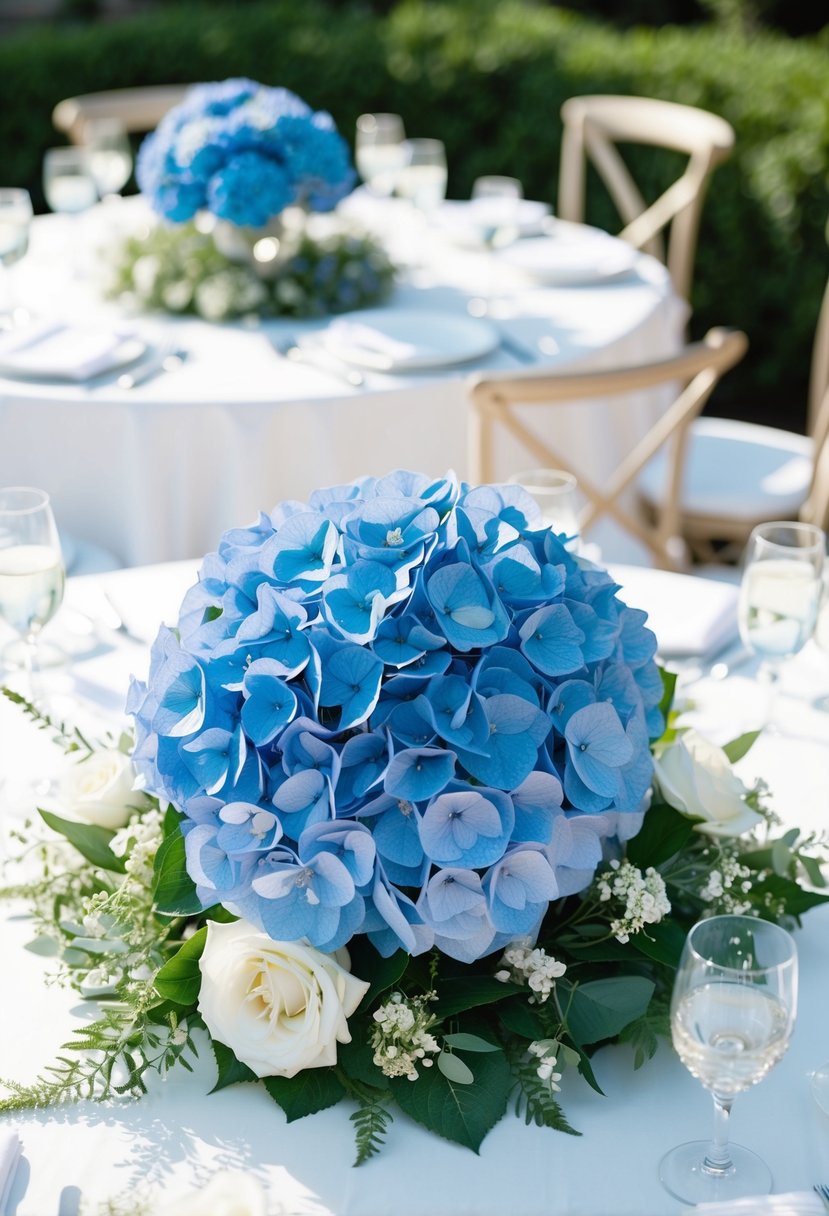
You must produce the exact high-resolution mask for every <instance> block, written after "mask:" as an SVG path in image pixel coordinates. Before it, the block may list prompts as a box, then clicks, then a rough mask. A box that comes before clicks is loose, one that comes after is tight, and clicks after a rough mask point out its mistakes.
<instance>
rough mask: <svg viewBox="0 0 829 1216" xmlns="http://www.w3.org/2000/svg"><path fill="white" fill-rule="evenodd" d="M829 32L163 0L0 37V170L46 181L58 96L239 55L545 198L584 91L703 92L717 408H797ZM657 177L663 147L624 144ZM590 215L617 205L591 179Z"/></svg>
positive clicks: (703, 276) (823, 188)
mask: <svg viewBox="0 0 829 1216" xmlns="http://www.w3.org/2000/svg"><path fill="white" fill-rule="evenodd" d="M828 45H829V44H827V41H826V39H825V38H816V39H801V40H798V41H796V42H795V41H790V40H788V39H784V38H780V37H775V36H772V35H764V36H762V37H759V38H756V39H754V40H752V41H750V42H744V41H740V40H737V39H732V38H729V37H727V36H725V35H724V34H723V33H722V32H721V31H720V30H717V29H715V28H714V27H698V28H689V27H685V28H679V27H671V26H667V27H664V28H661V29H644V28H641V29H633V30H628V31H619V30H614V29H611V28H609V27H607V26H604V25H602V24H599V23H597V22H595V21H592V20H588V19H586V18H583V17H581V16H579V15H577V14H574V13H572V12H565V11H563V10H561V9H557V8H548V7H543V6H538V5H535V4H533V3H531V0H523V2H522V0H497V2H494V0H474V2H472V0H469V2H456V3H435V2H429V3H427V2H426V0H403V2H402V3H400V4H398V5H397V6H396V7H395V8H394V9H393V11H392V12H390V13H389V14H388V15H387V16H382V15H378V14H376V13H373V12H372V11H371V9H369V8H368V7H366V8H365V9H361V8H359V7H355V6H352V5H350V6H348V7H346V8H344V7H340V6H339V5H338V4H337V3H336V2H335V0H331V2H330V3H328V4H326V3H325V2H324V0H304V2H303V3H302V4H301V5H300V4H297V3H296V0H266V2H264V0H254V2H251V3H247V4H245V5H244V6H241V7H231V6H230V5H228V6H225V5H223V4H215V5H199V6H195V5H190V6H187V5H178V4H167V5H166V6H164V7H163V8H161V9H160V10H158V11H154V12H151V13H149V14H146V15H144V16H142V17H141V18H138V19H135V20H131V21H123V22H119V23H115V24H111V25H97V26H93V27H79V28H76V29H73V28H68V29H67V28H45V29H36V30H26V31H22V32H20V33H18V34H16V35H14V36H12V37H9V38H7V39H6V40H5V42H4V43H3V44H2V45H0V156H1V157H2V161H1V162H0V163H1V164H2V168H1V169H0V176H2V180H3V181H4V182H5V183H9V184H12V183H15V184H28V185H29V186H30V187H31V188H32V190H33V192H34V193H35V196H36V198H40V197H41V196H40V193H39V191H40V187H39V175H40V163H41V159H42V155H43V151H44V149H45V148H46V147H48V146H49V145H50V144H52V143H54V142H55V141H56V137H55V133H54V131H53V130H52V127H51V121H50V115H51V110H52V107H53V106H54V104H55V103H56V102H57V101H59V100H60V99H61V98H63V97H66V96H71V95H72V94H75V93H81V92H89V91H93V90H95V89H106V88H116V87H124V86H128V85H136V84H152V83H169V82H171V81H197V80H209V79H221V78H223V77H226V76H229V75H233V74H245V75H249V76H252V77H254V78H256V79H259V80H262V81H264V82H267V83H271V84H283V85H286V86H288V87H289V88H292V89H295V90H296V91H297V92H298V93H300V94H301V95H302V96H303V97H305V98H306V100H308V101H309V102H310V103H311V104H313V105H314V106H316V107H319V108H326V109H329V110H330V111H331V112H332V113H333V114H334V116H335V118H336V120H337V122H338V124H339V126H340V128H341V130H342V131H343V132H344V133H346V135H349V134H350V133H351V131H353V129H354V121H355V119H356V117H357V115H358V114H359V113H361V112H363V111H366V110H372V109H376V110H380V109H385V110H394V111H398V112H400V113H401V114H402V115H403V116H404V118H405V121H406V126H407V130H408V131H409V133H410V134H412V135H437V136H440V137H441V138H443V139H444V140H445V142H446V145H447V150H448V156H449V161H450V194H453V195H456V196H458V197H462V196H464V195H465V194H466V193H467V192H468V190H469V187H470V184H471V182H472V180H473V178H474V177H475V176H477V175H478V174H481V173H486V172H496V173H497V172H505V173H511V174H514V175H516V176H519V177H521V178H522V179H523V181H524V185H525V190H526V192H527V194H528V196H531V197H536V198H544V199H548V200H550V201H554V200H555V189H556V181H557V175H558V157H559V144H560V134H561V127H560V120H559V108H560V106H561V103H562V102H563V101H564V100H565V99H566V98H567V97H569V96H572V95H573V94H577V93H592V92H611V93H614V92H618V93H634V94H640V95H647V96H653V97H664V98H668V99H670V100H674V101H679V102H685V103H688V104H691V105H697V106H702V107H703V108H705V109H709V110H713V111H715V112H716V113H718V114H722V115H723V116H724V117H725V118H727V119H728V120H729V121H730V122H731V123H732V124H733V126H734V127H735V129H736V132H737V149H736V153H735V155H734V157H733V158H732V160H731V161H730V162H728V163H727V164H726V165H724V166H723V167H721V168H720V169H719V170H717V173H716V175H715V178H714V181H713V183H712V189H711V192H710V195H709V198H708V201H707V204H706V209H705V214H704V219H703V228H702V232H701V234H700V245H699V254H698V261H697V271H696V279H695V293H694V301H693V303H694V310H695V312H694V322H693V329H694V332H695V333H701V332H702V331H704V329H705V328H706V327H707V326H709V325H711V324H730V325H737V326H740V327H742V328H744V329H745V330H746V331H747V332H748V334H749V337H750V339H751V350H750V352H749V355H748V357H747V359H746V361H745V363H744V364H743V366H742V367H741V368H740V369H738V370H737V371H735V372H734V373H732V374H731V375H730V376H729V377H728V378H727V380H726V381H725V382H724V383H723V385H722V386H721V388H720V390H719V394H718V398H717V402H718V409H719V410H720V411H721V412H730V413H733V414H735V415H738V416H739V415H743V416H744V415H747V414H756V415H759V416H763V415H764V413H766V412H768V411H769V410H771V411H772V413H773V415H774V416H775V417H776V418H777V419H778V420H779V421H780V422H781V423H784V424H787V425H790V426H791V427H793V428H797V427H799V426H801V425H802V423H803V415H804V403H805V391H806V382H807V378H808V364H809V353H810V344H811V339H812V335H813V333H814V326H815V320H816V317H817V310H818V306H819V301H820V296H821V292H822V289H823V285H824V283H825V281H826V276H827V271H829V252H827V246H826V242H825V237H824V229H825V224H826V219H827V214H829V90H827V88H826V66H827V46H828ZM631 158H632V162H633V163H634V170H635V171H636V172H640V173H641V172H644V173H645V174H646V175H647V187H646V193H648V191H652V192H653V194H654V196H655V194H656V193H658V191H659V190H660V189H661V188H662V187H663V186H664V185H665V184H666V183H667V181H668V180H670V177H669V175H670V173H672V172H674V171H675V168H676V163H675V161H671V159H670V158H667V161H666V163H662V161H661V159H660V157H659V156H658V155H657V154H656V153H652V152H646V153H645V154H642V153H641V151H640V152H639V153H638V155H634V153H633V151H632V152H631ZM588 218H590V219H593V220H594V221H596V222H600V223H603V224H607V225H612V224H613V222H614V221H613V219H612V214H611V213H610V212H609V211H608V210H607V208H606V207H603V206H602V201H601V199H600V195H599V193H598V192H596V191H594V194H592V195H591V198H590V208H589V216H588Z"/></svg>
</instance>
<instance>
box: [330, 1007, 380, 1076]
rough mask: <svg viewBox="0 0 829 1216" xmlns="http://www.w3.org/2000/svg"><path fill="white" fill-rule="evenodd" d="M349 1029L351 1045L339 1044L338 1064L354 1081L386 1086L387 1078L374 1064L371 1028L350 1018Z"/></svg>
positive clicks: (365, 1023) (364, 1022)
mask: <svg viewBox="0 0 829 1216" xmlns="http://www.w3.org/2000/svg"><path fill="white" fill-rule="evenodd" d="M348 1028H349V1030H350V1031H351V1042H350V1043H338V1044H337V1064H338V1065H339V1066H340V1068H341V1069H342V1070H343V1072H344V1073H345V1075H346V1076H347V1077H350V1078H351V1080H352V1081H361V1082H362V1083H363V1084H364V1085H373V1086H378V1085H385V1083H386V1081H385V1077H384V1076H383V1073H382V1072H381V1071H380V1069H379V1068H378V1067H377V1065H376V1064H375V1063H374V1049H373V1047H372V1046H371V1044H370V1043H369V1035H370V1033H371V1026H370V1024H369V1023H368V1022H366V1021H363V1020H362V1019H360V1020H359V1021H355V1020H354V1018H353V1017H352V1018H349V1020H348Z"/></svg>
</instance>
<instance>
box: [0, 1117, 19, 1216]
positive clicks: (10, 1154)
mask: <svg viewBox="0 0 829 1216" xmlns="http://www.w3.org/2000/svg"><path fill="white" fill-rule="evenodd" d="M22 1151H23V1145H22V1144H21V1143H20V1137H19V1136H18V1135H17V1132H0V1216H3V1213H4V1212H5V1210H6V1204H7V1203H8V1201H9V1196H10V1195H11V1190H12V1185H13V1183H14V1175H15V1173H16V1171H17V1163H18V1161H19V1160H20V1154H21V1152H22Z"/></svg>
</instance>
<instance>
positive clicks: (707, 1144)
mask: <svg viewBox="0 0 829 1216" xmlns="http://www.w3.org/2000/svg"><path fill="white" fill-rule="evenodd" d="M796 1011H797V947H796V946H795V943H794V940H793V939H792V937H791V935H790V934H789V933H787V932H786V930H785V929H781V928H780V926H779V925H774V924H772V923H771V922H769V921H764V920H759V919H757V918H756V917H753V916H712V917H710V918H709V919H708V920H701V921H699V922H698V923H697V924H696V925H694V927H693V928H692V929H691V932H690V933H689V934H688V937H687V939H686V941H685V946H684V948H683V951H682V957H681V959H680V963H679V969H678V971H677V974H676V980H675V982H674V990H673V996H672V998H671V1032H672V1036H673V1043H674V1047H675V1049H676V1051H677V1054H678V1055H679V1058H680V1059H681V1060H682V1063H683V1064H684V1065H685V1067H686V1068H687V1069H688V1071H689V1072H690V1073H691V1074H692V1075H693V1076H695V1077H696V1078H697V1079H698V1080H699V1081H701V1082H702V1084H703V1085H704V1086H705V1088H706V1089H707V1090H708V1092H709V1093H710V1094H711V1096H712V1097H713V1099H714V1136H713V1139H712V1140H711V1141H706V1140H694V1141H692V1142H690V1143H688V1144H681V1145H679V1147H678V1148H675V1149H672V1150H671V1151H670V1152H669V1153H667V1154H666V1155H665V1156H664V1157H663V1158H662V1160H661V1162H660V1164H659V1179H660V1181H661V1183H662V1185H663V1186H664V1187H665V1189H666V1190H668V1191H669V1192H670V1193H671V1194H672V1195H673V1196H675V1198H677V1199H680V1200H681V1201H682V1202H683V1203H688V1204H697V1203H706V1202H714V1201H721V1200H728V1199H737V1198H739V1197H742V1196H745V1195H765V1194H768V1192H769V1191H770V1190H771V1183H772V1178H771V1171H770V1170H769V1168H768V1166H767V1165H766V1164H765V1162H764V1161H762V1160H761V1159H760V1158H759V1157H758V1156H757V1155H756V1153H753V1152H751V1150H750V1149H747V1148H743V1147H742V1146H741V1145H738V1144H731V1143H729V1139H728V1123H729V1117H730V1114H731V1107H732V1105H733V1102H734V1099H735V1098H736V1096H737V1094H738V1093H742V1092H743V1090H746V1089H749V1088H750V1087H751V1086H752V1085H756V1084H757V1082H758V1081H762V1079H763V1077H765V1076H766V1074H767V1073H768V1072H769V1071H770V1070H771V1069H772V1068H773V1067H774V1065H775V1064H776V1063H777V1062H778V1060H780V1059H781V1058H782V1056H783V1055H784V1054H785V1052H786V1049H787V1047H788V1045H789V1040H790V1038H791V1034H792V1030H793V1029H794V1020H795V1013H796Z"/></svg>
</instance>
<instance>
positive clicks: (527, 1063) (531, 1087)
mask: <svg viewBox="0 0 829 1216" xmlns="http://www.w3.org/2000/svg"><path fill="white" fill-rule="evenodd" d="M510 1065H511V1067H512V1074H513V1077H514V1080H515V1090H514V1095H515V1098H514V1101H515V1113H516V1115H518V1117H519V1118H523V1120H524V1122H525V1123H526V1124H527V1125H529V1124H530V1123H534V1124H535V1125H536V1126H537V1127H550V1128H552V1129H553V1131H557V1132H566V1134H567V1135H568V1136H580V1135H581V1132H577V1131H576V1129H575V1128H574V1127H571V1125H570V1124H569V1123H568V1122H567V1119H566V1118H565V1115H564V1111H563V1110H562V1109H561V1105H560V1104H559V1102H558V1101H557V1099H556V1098H554V1097H553V1095H552V1093H551V1092H550V1088H549V1086H548V1085H545V1084H544V1082H543V1081H542V1080H541V1079H540V1078H539V1076H538V1060H537V1059H536V1058H535V1057H533V1056H527V1055H526V1054H524V1053H515V1052H511V1053H510Z"/></svg>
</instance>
